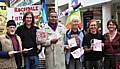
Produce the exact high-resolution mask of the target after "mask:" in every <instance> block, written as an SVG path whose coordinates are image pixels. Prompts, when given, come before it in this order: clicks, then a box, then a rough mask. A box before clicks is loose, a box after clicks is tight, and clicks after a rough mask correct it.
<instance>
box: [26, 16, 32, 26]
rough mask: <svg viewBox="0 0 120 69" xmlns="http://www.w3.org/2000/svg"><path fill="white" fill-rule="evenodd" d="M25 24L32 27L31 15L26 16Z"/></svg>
mask: <svg viewBox="0 0 120 69" xmlns="http://www.w3.org/2000/svg"><path fill="white" fill-rule="evenodd" d="M25 24H26V25H32V15H31V14H28V15H26V18H25Z"/></svg>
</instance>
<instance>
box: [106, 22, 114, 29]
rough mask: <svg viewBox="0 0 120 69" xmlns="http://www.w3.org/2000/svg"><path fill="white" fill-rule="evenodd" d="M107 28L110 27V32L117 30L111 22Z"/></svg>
mask: <svg viewBox="0 0 120 69" xmlns="http://www.w3.org/2000/svg"><path fill="white" fill-rule="evenodd" d="M107 27H108V30H109V31H115V30H116V25H115V24H114V23H112V22H110V23H109V24H108V26H107Z"/></svg>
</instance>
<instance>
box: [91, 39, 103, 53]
mask: <svg viewBox="0 0 120 69" xmlns="http://www.w3.org/2000/svg"><path fill="white" fill-rule="evenodd" d="M92 47H93V51H102V41H101V40H98V39H94V43H93V44H92Z"/></svg>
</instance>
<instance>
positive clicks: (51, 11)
mask: <svg viewBox="0 0 120 69" xmlns="http://www.w3.org/2000/svg"><path fill="white" fill-rule="evenodd" d="M51 13H56V14H57V12H55V11H50V12H48V15H47V16H48V17H50V14H51Z"/></svg>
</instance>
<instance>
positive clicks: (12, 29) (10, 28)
mask: <svg viewBox="0 0 120 69" xmlns="http://www.w3.org/2000/svg"><path fill="white" fill-rule="evenodd" d="M15 31H16V27H15V26H8V27H7V32H8V33H9V34H10V35H14V34H15Z"/></svg>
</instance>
